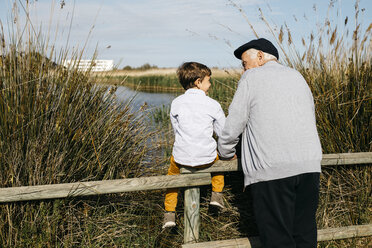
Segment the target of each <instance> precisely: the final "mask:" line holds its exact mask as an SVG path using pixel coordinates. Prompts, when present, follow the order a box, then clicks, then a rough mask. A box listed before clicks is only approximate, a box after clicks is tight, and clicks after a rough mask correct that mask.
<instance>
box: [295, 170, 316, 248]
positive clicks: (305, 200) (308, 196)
mask: <svg viewBox="0 0 372 248" xmlns="http://www.w3.org/2000/svg"><path fill="white" fill-rule="evenodd" d="M319 175H320V173H306V174H302V175H299V181H298V185H297V188H296V193H297V198H296V207H295V220H294V233H293V236H294V239H295V242H296V247H297V248H316V246H317V228H316V220H315V214H316V209H317V207H318V200H319Z"/></svg>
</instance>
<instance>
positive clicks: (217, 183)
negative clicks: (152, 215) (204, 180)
mask: <svg viewBox="0 0 372 248" xmlns="http://www.w3.org/2000/svg"><path fill="white" fill-rule="evenodd" d="M216 161H218V155H217V157H216V159H215V160H214V161H213V163H215V162H216ZM224 186H225V177H224V175H223V173H221V172H217V173H212V196H211V201H210V203H209V204H210V205H214V206H217V207H219V208H224V207H225V203H224V201H223V195H222V193H221V192H222V190H223V187H224Z"/></svg>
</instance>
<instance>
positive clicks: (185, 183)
mask: <svg viewBox="0 0 372 248" xmlns="http://www.w3.org/2000/svg"><path fill="white" fill-rule="evenodd" d="M210 183H211V175H210V174H209V173H205V174H200V173H199V174H188V175H174V176H153V177H143V178H133V179H117V180H104V181H90V182H77V183H64V184H50V185H38V186H25V187H12V188H1V189H0V203H3V202H16V201H29V200H42V199H54V198H65V197H76V196H87V195H99V194H108V193H121V192H130V191H140V190H155V189H166V188H179V187H190V186H199V185H208V184H210Z"/></svg>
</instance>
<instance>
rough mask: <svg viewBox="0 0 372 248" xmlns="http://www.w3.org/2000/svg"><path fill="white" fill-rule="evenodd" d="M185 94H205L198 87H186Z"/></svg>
mask: <svg viewBox="0 0 372 248" xmlns="http://www.w3.org/2000/svg"><path fill="white" fill-rule="evenodd" d="M185 94H197V95H204V96H205V95H206V94H205V92H204V91H203V90H199V89H188V90H186V92H185Z"/></svg>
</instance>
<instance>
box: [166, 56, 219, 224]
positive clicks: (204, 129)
mask: <svg viewBox="0 0 372 248" xmlns="http://www.w3.org/2000/svg"><path fill="white" fill-rule="evenodd" d="M211 74H212V72H211V70H210V69H209V68H208V67H207V66H205V65H203V64H200V63H197V62H187V63H184V64H182V65H181V66H180V67H179V68H178V70H177V76H178V80H179V82H180V84H181V85H182V87H183V88H184V89H185V90H186V92H185V93H184V94H183V95H181V96H179V97H177V98H176V99H174V100H173V102H172V104H171V110H170V119H171V123H172V126H173V130H174V134H175V142H174V145H173V151H172V156H171V159H170V167H169V169H168V175H177V174H180V166H190V167H199V168H200V167H208V166H211V165H212V164H213V163H214V162H215V161H217V160H218V156H217V144H216V141H215V140H214V139H213V131H214V132H215V134H216V135H217V136H220V134H221V131H222V128H223V126H224V124H225V114H224V112H223V110H222V108H221V105H220V104H219V103H218V102H217V101H215V100H213V99H212V98H210V97H208V96H207V92H208V89H209V87H210V86H211V83H210V81H209V80H210V77H211ZM223 187H224V176H223V174H222V173H216V174H213V175H212V197H211V201H210V203H209V204H211V205H215V206H218V207H220V208H224V203H223V197H222V193H221V192H222V189H223ZM177 195H178V189H168V190H167V193H166V196H165V202H164V205H165V210H166V212H165V213H164V223H163V228H166V227H172V226H175V225H176V222H175V211H176V205H177Z"/></svg>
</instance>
